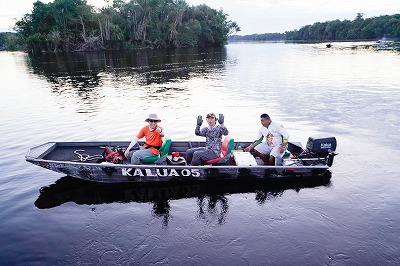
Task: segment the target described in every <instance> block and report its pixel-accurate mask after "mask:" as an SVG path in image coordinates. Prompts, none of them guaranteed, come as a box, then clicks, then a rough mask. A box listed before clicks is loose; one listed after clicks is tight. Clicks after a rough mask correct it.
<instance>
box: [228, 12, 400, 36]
mask: <svg viewBox="0 0 400 266" xmlns="http://www.w3.org/2000/svg"><path fill="white" fill-rule="evenodd" d="M382 38H393V39H399V38H400V14H396V15H391V16H389V15H385V16H380V17H373V18H366V19H364V14H362V13H358V14H357V16H356V18H355V19H354V20H353V21H350V20H343V21H340V20H334V21H326V22H316V23H314V24H312V25H307V26H303V27H301V28H300V29H299V30H293V31H286V32H285V33H263V34H251V35H244V36H229V37H228V40H229V41H350V40H351V41H357V40H378V39H382Z"/></svg>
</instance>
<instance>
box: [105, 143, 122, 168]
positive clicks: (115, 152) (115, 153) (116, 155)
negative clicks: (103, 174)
mask: <svg viewBox="0 0 400 266" xmlns="http://www.w3.org/2000/svg"><path fill="white" fill-rule="evenodd" d="M103 156H104V159H105V160H106V162H110V163H116V164H122V163H123V161H124V158H125V156H124V153H123V151H122V149H121V148H120V147H109V146H105V148H104V152H103Z"/></svg>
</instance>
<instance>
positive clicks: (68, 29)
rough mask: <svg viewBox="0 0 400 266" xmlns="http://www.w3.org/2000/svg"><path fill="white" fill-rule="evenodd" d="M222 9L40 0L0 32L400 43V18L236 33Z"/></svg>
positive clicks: (89, 45)
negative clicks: (97, 5) (9, 29)
mask: <svg viewBox="0 0 400 266" xmlns="http://www.w3.org/2000/svg"><path fill="white" fill-rule="evenodd" d="M227 17H228V15H227V14H225V13H224V12H223V11H222V10H215V9H212V8H210V7H208V6H206V5H198V6H189V5H188V4H187V3H186V2H185V1H184V0H130V1H129V2H125V1H124V0H114V1H113V5H112V6H110V5H107V6H106V7H103V8H100V9H97V10H96V9H95V8H94V7H92V6H90V5H87V4H86V0H55V1H54V2H51V3H48V4H44V3H42V2H40V1H37V2H35V3H34V5H33V10H32V13H31V14H26V15H25V16H24V17H23V18H22V19H21V20H19V21H17V23H16V25H15V30H16V33H0V50H25V51H29V52H36V51H41V52H42V51H47V52H59V51H95V50H105V49H131V48H138V47H146V48H171V47H205V46H223V45H225V44H226V43H227V41H229V42H234V41H287V42H289V41H295V42H297V41H306V42H326V41H360V40H381V39H393V40H399V39H400V14H395V15H383V16H379V17H372V18H364V14H363V13H358V14H357V15H356V17H355V19H354V20H352V21H351V20H343V21H341V20H333V21H326V22H316V23H314V24H312V25H306V26H303V27H301V28H300V29H298V30H293V31H286V32H285V33H263V34H251V35H244V36H241V35H236V33H237V32H239V31H240V27H239V25H238V24H237V23H236V22H234V21H231V20H228V19H227Z"/></svg>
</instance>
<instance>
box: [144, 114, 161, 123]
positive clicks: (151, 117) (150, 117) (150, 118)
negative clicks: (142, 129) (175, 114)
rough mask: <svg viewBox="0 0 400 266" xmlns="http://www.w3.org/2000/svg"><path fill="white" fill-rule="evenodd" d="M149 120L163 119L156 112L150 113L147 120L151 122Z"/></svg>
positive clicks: (158, 120)
mask: <svg viewBox="0 0 400 266" xmlns="http://www.w3.org/2000/svg"><path fill="white" fill-rule="evenodd" d="M149 120H156V121H157V122H161V119H159V118H158V116H157V115H156V114H149V116H148V117H147V119H146V120H144V121H145V122H149Z"/></svg>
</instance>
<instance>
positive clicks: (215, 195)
mask: <svg viewBox="0 0 400 266" xmlns="http://www.w3.org/2000/svg"><path fill="white" fill-rule="evenodd" d="M350 45H351V44H340V45H339V44H338V45H334V46H333V48H331V49H326V48H325V45H324V44H304V45H303V44H302V45H299V44H282V43H238V44H229V45H227V46H226V47H224V48H221V49H178V50H157V51H147V50H138V51H129V52H108V53H82V54H80V53H75V54H59V55H53V54H47V55H40V56H30V55H27V54H24V53H9V52H1V53H0V62H1V64H0V73H1V76H0V90H1V98H0V106H1V107H2V115H1V116H0V132H1V134H0V144H1V147H2V149H1V150H0V155H1V157H2V158H3V160H1V162H0V166H1V169H2V174H1V176H0V193H1V196H2V202H1V208H0V244H1V245H0V261H1V262H2V264H5V265H9V264H19V265H26V264H34V265H36V264H41V265H42V264H56V265H66V264H89V265H98V264H102V265H110V264H124V265H132V264H144V265H148V264H166V265H183V264H187V265H271V264H275V265H295V264H296V265H299V264H307V265H310V264H317V265H321V264H329V265H343V264H344V265H377V264H393V265H396V264H399V263H400V262H399V258H398V248H397V247H398V246H399V244H400V243H399V242H400V241H399V239H400V226H399V220H400V212H399V210H400V193H399V192H400V182H398V178H399V170H400V166H399V163H398V159H399V158H400V156H399V155H400V154H399V148H400V141H399V140H400V137H399V117H400V116H399V115H400V112H399V110H400V81H399V78H398V73H400V55H399V54H398V53H392V52H388V51H381V52H376V51H373V50H365V49H351V48H349V46H350ZM210 111H214V112H216V113H224V114H225V121H226V126H227V127H228V129H229V130H230V134H231V136H232V137H234V138H235V139H237V140H253V139H254V138H255V137H256V133H257V130H258V128H259V127H260V124H259V115H260V114H261V113H263V112H267V113H268V114H270V115H271V117H272V119H273V120H277V121H280V122H282V123H283V124H284V126H285V127H286V128H287V129H288V131H289V133H290V135H291V136H290V139H291V140H292V141H301V142H303V144H305V142H306V140H307V138H308V136H310V135H315V134H327V135H332V136H335V137H336V138H337V140H338V149H337V151H338V153H339V156H337V157H336V159H335V162H334V165H333V167H332V172H333V174H332V179H331V182H330V183H328V184H325V183H324V184H321V183H312V182H311V183H309V182H308V183H302V182H299V183H296V184H283V185H274V184H265V183H240V184H236V183H221V184H212V185H204V184H184V185H181V186H179V185H175V184H172V185H166V186H150V187H147V186H140V187H136V186H132V185H126V186H121V185H101V184H93V183H90V182H82V181H79V180H75V179H73V178H70V177H65V176H63V175H60V174H57V173H53V172H50V171H47V170H45V169H42V168H38V167H36V166H34V165H31V164H29V163H27V162H25V160H24V155H25V154H26V152H27V151H28V149H29V148H31V147H33V146H36V145H39V144H42V143H44V142H48V141H92V140H93V141H102V140H130V139H131V138H132V137H133V136H134V135H136V133H137V131H138V130H139V128H140V127H141V126H143V125H144V124H145V123H144V119H145V118H146V116H147V115H148V114H149V113H153V112H155V113H157V114H158V115H159V116H160V117H161V119H162V123H161V125H162V126H163V127H164V128H165V130H166V131H167V132H168V135H170V136H171V138H172V140H186V139H191V140H197V139H199V140H201V138H199V137H196V136H194V127H195V124H196V116H197V115H198V114H202V115H203V116H205V114H206V113H208V112H210Z"/></svg>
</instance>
